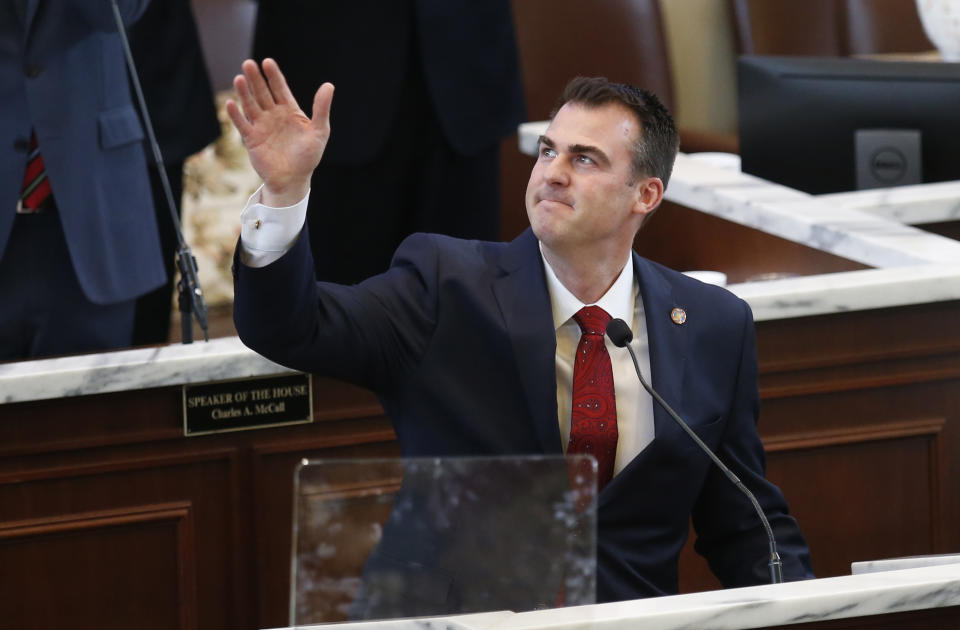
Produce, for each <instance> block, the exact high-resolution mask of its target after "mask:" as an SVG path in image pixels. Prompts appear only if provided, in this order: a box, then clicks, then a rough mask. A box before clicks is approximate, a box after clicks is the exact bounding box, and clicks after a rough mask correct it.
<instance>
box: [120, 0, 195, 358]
mask: <svg viewBox="0 0 960 630" xmlns="http://www.w3.org/2000/svg"><path fill="white" fill-rule="evenodd" d="M110 4H111V6H112V7H113V18H114V20H115V21H116V23H117V32H118V33H119V34H120V41H121V42H122V43H123V53H124V56H125V57H126V60H127V67H128V68H129V70H130V81H131V83H132V84H133V89H134V92H135V93H136V95H137V104H138V105H139V106H140V113H141V115H142V116H143V126H144V128H145V129H146V131H147V138H149V141H150V149H151V150H152V151H153V159H154V161H155V162H156V164H157V171H159V173H160V182H161V184H162V185H163V193H164V196H165V197H166V200H167V207H168V208H169V209H170V218H171V220H172V221H173V227H174V232H176V234H177V269H178V270H179V271H180V280H179V281H178V282H177V290H178V294H177V301H178V303H179V307H180V335H181V339H182V342H183V343H185V344H188V343H193V317H192V315H195V316H196V318H197V323H198V324H200V329H201V330H202V331H203V340H204V341H208V340H209V336H208V331H207V328H208V319H207V303H206V301H205V300H204V299H203V289H201V288H200V279H199V277H198V276H197V259H196V258H194V256H193V253H192V252H191V251H190V246H189V245H187V242H186V240H185V239H184V238H183V230H182V229H181V226H180V217H179V216H178V214H177V205H176V203H175V202H174V200H173V192H172V191H171V189H170V180H169V179H168V178H167V171H166V169H164V168H163V156H162V155H161V154H160V145H159V144H158V143H157V138H156V136H155V135H154V133H153V123H152V122H151V120H150V114H149V113H148V112H147V102H146V99H144V97H143V90H142V89H141V88H140V75H139V74H137V68H136V66H135V65H134V63H133V53H132V52H131V51H130V42H129V41H128V40H127V32H126V29H125V28H124V25H123V18H122V17H121V15H120V8H119V7H118V6H117V0H110ZM191 313H192V315H191Z"/></svg>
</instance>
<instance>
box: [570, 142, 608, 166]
mask: <svg viewBox="0 0 960 630" xmlns="http://www.w3.org/2000/svg"><path fill="white" fill-rule="evenodd" d="M569 150H570V153H584V154H586V155H589V156H591V157H593V158H594V159H596V160H597V161H598V162H601V163H603V164H604V165H609V164H610V158H608V157H607V154H606V153H604V152H603V151H602V150H601V149H600V147H595V146H593V145H590V144H571V145H570V148H569Z"/></svg>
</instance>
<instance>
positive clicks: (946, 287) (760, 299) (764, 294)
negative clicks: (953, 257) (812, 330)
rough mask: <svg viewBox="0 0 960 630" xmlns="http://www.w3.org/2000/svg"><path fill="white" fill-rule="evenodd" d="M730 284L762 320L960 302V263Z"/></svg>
mask: <svg viewBox="0 0 960 630" xmlns="http://www.w3.org/2000/svg"><path fill="white" fill-rule="evenodd" d="M726 288H727V289H728V290H729V291H731V292H732V293H734V294H735V295H737V296H739V297H740V298H742V299H743V300H745V301H746V302H747V304H749V305H750V309H751V310H752V311H753V318H754V320H755V321H758V322H761V321H768V320H776V319H787V318H791V317H808V316H812V315H824V314H828V313H845V312H849V311H864V310H869V309H878V308H889V307H891V306H904V305H908V304H929V303H932V302H946V301H951V300H960V264H951V265H943V264H927V265H917V266H913V267H900V268H893V269H865V270H862V271H845V272H838V273H830V274H822V275H816V276H800V277H795V278H785V279H781V280H768V281H765V282H746V283H741V284H730V285H727V287H726Z"/></svg>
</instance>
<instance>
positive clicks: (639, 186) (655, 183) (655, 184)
mask: <svg viewBox="0 0 960 630" xmlns="http://www.w3.org/2000/svg"><path fill="white" fill-rule="evenodd" d="M635 186H636V198H635V203H634V206H633V207H634V212H636V213H637V214H639V215H643V216H644V217H646V216H647V215H648V214H650V213H651V212H653V211H654V210H656V209H657V206H659V205H660V202H661V201H663V181H662V180H661V179H660V178H659V177H644V178H642V179H640V181H638V182H637V183H636V184H635Z"/></svg>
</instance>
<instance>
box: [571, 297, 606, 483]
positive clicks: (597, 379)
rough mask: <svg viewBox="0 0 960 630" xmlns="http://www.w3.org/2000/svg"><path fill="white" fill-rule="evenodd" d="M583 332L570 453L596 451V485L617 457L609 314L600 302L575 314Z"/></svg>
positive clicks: (577, 359) (577, 360)
mask: <svg viewBox="0 0 960 630" xmlns="http://www.w3.org/2000/svg"><path fill="white" fill-rule="evenodd" d="M573 318H574V319H575V320H577V323H578V324H579V325H580V330H581V332H582V333H583V334H582V335H581V337H580V343H579V344H578V345H577V355H576V357H575V358H574V362H573V406H572V414H571V420H570V441H569V443H568V446H567V453H568V454H569V455H575V454H584V455H593V456H594V457H595V458H596V460H597V486H598V488H599V489H601V490H602V489H603V488H604V486H606V485H607V484H608V483H609V482H610V480H611V479H612V478H613V465H614V462H615V461H616V458H617V398H616V394H615V393H614V389H613V367H612V366H611V364H610V355H609V354H608V353H607V347H606V345H605V344H604V334H605V333H606V330H607V324H608V323H609V322H610V315H608V314H607V312H606V311H604V310H603V309H602V308H600V307H599V306H585V307H583V308H582V309H580V310H579V311H577V314H576V315H574V316H573Z"/></svg>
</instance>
